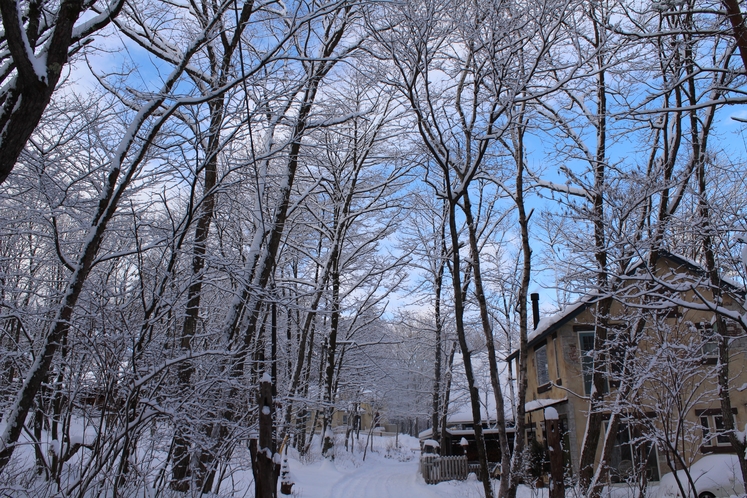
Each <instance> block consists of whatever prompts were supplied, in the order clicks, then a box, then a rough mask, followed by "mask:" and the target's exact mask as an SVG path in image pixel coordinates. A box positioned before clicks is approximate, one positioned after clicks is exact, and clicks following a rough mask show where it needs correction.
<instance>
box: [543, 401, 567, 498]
mask: <svg viewBox="0 0 747 498" xmlns="http://www.w3.org/2000/svg"><path fill="white" fill-rule="evenodd" d="M545 431H546V432H547V449H548V452H549V453H550V494H549V498H564V497H565V482H564V475H563V473H564V472H563V471H564V469H563V448H562V445H561V435H560V420H559V419H558V412H557V410H555V408H553V407H551V406H550V407H547V408H545Z"/></svg>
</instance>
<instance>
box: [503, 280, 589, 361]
mask: <svg viewBox="0 0 747 498" xmlns="http://www.w3.org/2000/svg"><path fill="white" fill-rule="evenodd" d="M597 298H598V296H595V295H589V296H585V297H584V298H583V299H581V300H579V301H576V302H575V303H573V304H570V305H568V306H566V307H565V308H562V309H561V310H560V311H558V312H557V313H555V314H553V315H550V316H546V317H544V318H543V319H542V320H540V321H539V323H538V324H537V328H535V329H534V330H532V331H531V332H530V333H529V334H528V336H527V347H528V348H531V347H534V346H535V345H537V344H539V343H540V342H542V341H543V340H545V339H546V338H547V336H549V335H550V334H552V333H553V332H555V331H556V330H558V329H559V328H560V327H562V326H563V325H565V324H566V323H568V322H570V321H571V320H573V319H574V318H576V317H577V316H578V315H580V314H581V312H582V311H584V310H585V309H586V308H588V307H589V305H591V304H594V303H595V302H596V299H597ZM518 356H519V350H518V349H517V350H516V351H514V352H513V353H511V354H510V355H509V356H508V358H506V360H507V361H511V360H513V359H514V358H516V357H518Z"/></svg>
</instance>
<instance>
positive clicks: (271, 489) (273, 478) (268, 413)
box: [250, 374, 278, 498]
mask: <svg viewBox="0 0 747 498" xmlns="http://www.w3.org/2000/svg"><path fill="white" fill-rule="evenodd" d="M257 405H258V407H259V445H258V446H257V440H256V439H253V440H251V441H250V443H251V444H250V451H251V453H252V464H253V467H254V468H253V469H252V470H253V473H254V496H256V498H276V497H277V476H278V472H277V467H278V466H277V465H276V464H275V462H274V456H275V441H274V439H273V437H272V428H273V423H272V413H273V411H274V410H273V404H272V379H270V376H269V375H267V374H265V375H263V376H262V379H261V380H260V382H259V399H258V403H257Z"/></svg>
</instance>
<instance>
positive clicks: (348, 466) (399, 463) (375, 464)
mask: <svg viewBox="0 0 747 498" xmlns="http://www.w3.org/2000/svg"><path fill="white" fill-rule="evenodd" d="M361 439H363V436H361ZM337 453H338V455H337V457H336V458H335V460H334V461H329V460H325V459H320V460H319V461H316V462H313V463H308V464H302V463H301V462H299V461H298V460H295V459H291V460H290V462H289V463H290V470H291V474H292V476H293V478H294V480H295V482H296V484H295V486H294V487H293V494H294V496H297V497H299V498H301V497H302V498H327V497H328V498H351V497H356V498H441V497H444V498H445V497H453V496H459V497H463V498H471V497H475V498H477V497H481V496H483V493H482V485H481V484H480V482H478V481H477V480H476V479H475V478H474V475H472V476H471V478H470V479H469V480H467V481H465V482H459V481H449V482H443V483H440V484H437V485H428V484H426V483H425V481H424V480H423V478H422V477H421V476H420V474H418V455H419V453H420V451H419V446H418V441H417V439H415V438H413V437H409V436H400V437H399V447H396V446H395V444H394V438H393V437H376V438H374V451H373V452H371V450H370V448H369V451H368V452H367V454H366V460H365V461H363V452H362V450H360V449H356V451H355V452H354V453H353V454H351V453H348V452H345V451H344V450H342V451H340V450H338V452H337Z"/></svg>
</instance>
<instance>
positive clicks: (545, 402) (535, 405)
mask: <svg viewBox="0 0 747 498" xmlns="http://www.w3.org/2000/svg"><path fill="white" fill-rule="evenodd" d="M565 401H568V398H561V399H535V400H534V401H529V402H528V403H527V404H525V405H524V410H525V411H526V412H527V413H529V412H533V411H535V410H539V409H541V408H546V407H548V406H552V405H557V404H558V403H563V402H565Z"/></svg>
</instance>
